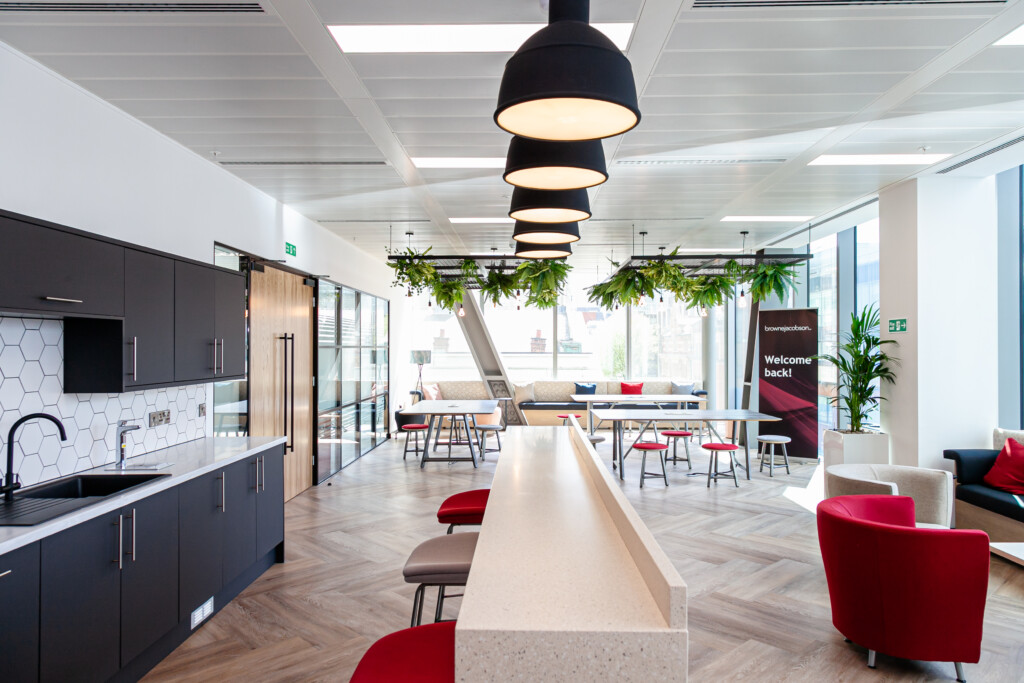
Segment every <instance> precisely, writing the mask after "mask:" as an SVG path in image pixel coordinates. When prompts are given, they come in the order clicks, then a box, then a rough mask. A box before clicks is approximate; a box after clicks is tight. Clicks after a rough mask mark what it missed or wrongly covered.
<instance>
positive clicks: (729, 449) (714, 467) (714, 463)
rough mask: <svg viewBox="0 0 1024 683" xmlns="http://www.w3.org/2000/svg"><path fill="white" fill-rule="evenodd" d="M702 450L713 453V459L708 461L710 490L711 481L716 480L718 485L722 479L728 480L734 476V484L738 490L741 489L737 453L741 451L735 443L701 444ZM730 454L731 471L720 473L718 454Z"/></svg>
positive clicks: (709, 486)
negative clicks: (730, 476)
mask: <svg viewBox="0 0 1024 683" xmlns="http://www.w3.org/2000/svg"><path fill="white" fill-rule="evenodd" d="M701 448H703V449H704V450H706V451H710V452H711V459H710V460H708V488H711V480H712V479H714V480H715V483H718V479H719V478H720V477H724V478H728V477H729V475H730V474H731V475H732V483H734V484H736V488H739V487H740V480H739V479H737V478H736V456H735V455H734V454H735V452H736V451H738V450H739V449H740V447H739V446H737V445H736V444H734V443H706V444H701ZM719 453H728V454H729V465H730V466H729V469H728V470H726V471H725V472H719V471H718V454H719Z"/></svg>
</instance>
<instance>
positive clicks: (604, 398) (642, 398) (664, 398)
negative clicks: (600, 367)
mask: <svg viewBox="0 0 1024 683" xmlns="http://www.w3.org/2000/svg"><path fill="white" fill-rule="evenodd" d="M569 398H571V399H572V400H573V401H575V402H576V403H586V404H587V432H588V433H590V434H593V433H594V417H593V415H592V413H593V411H594V404H595V403H612V404H614V403H675V404H676V409H677V410H681V409H682V407H683V404H684V403H707V402H708V397H707V396H694V395H692V394H573V395H572V396H570V397H569Z"/></svg>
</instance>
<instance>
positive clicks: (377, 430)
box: [316, 280, 390, 481]
mask: <svg viewBox="0 0 1024 683" xmlns="http://www.w3.org/2000/svg"><path fill="white" fill-rule="evenodd" d="M317 298H318V306H317V309H318V318H317V378H316V384H317V409H318V415H319V417H318V421H317V481H323V480H324V479H325V478H327V477H328V476H330V475H331V474H334V473H335V472H337V471H338V470H339V469H341V468H342V467H344V466H346V465H348V464H349V463H351V462H353V461H354V460H356V459H357V458H359V457H360V456H362V455H365V454H366V453H367V452H369V451H370V450H371V449H372V448H374V447H375V446H377V445H379V444H380V443H382V442H383V441H384V440H385V439H386V438H387V436H388V401H387V396H388V381H389V368H390V358H389V347H388V324H389V320H388V317H389V316H388V313H389V310H388V309H389V304H388V301H387V300H386V299H380V298H378V297H375V296H372V295H370V294H366V293H365V292H359V291H357V290H354V289H349V288H348V287H341V286H339V285H336V284H334V283H331V282H327V281H325V280H321V281H320V283H319V288H318V293H317Z"/></svg>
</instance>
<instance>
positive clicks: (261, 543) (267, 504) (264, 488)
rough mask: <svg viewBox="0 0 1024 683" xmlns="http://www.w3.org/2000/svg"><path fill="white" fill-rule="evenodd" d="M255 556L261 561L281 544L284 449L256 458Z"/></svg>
mask: <svg viewBox="0 0 1024 683" xmlns="http://www.w3.org/2000/svg"><path fill="white" fill-rule="evenodd" d="M257 467H258V468H259V474H260V481H259V494H258V495H257V496H256V556H257V557H263V556H264V555H266V554H267V553H268V552H270V551H271V550H273V549H274V548H275V547H277V545H278V544H279V543H281V542H282V541H284V446H278V447H276V448H273V449H271V450H267V451H264V452H263V453H261V454H260V455H258V456H257Z"/></svg>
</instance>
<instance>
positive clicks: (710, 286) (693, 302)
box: [686, 275, 736, 309]
mask: <svg viewBox="0 0 1024 683" xmlns="http://www.w3.org/2000/svg"><path fill="white" fill-rule="evenodd" d="M735 288H736V278H733V277H730V276H728V275H699V276H697V277H692V278H689V281H688V282H687V283H686V290H687V291H686V298H687V299H688V303H687V308H707V309H711V308H714V307H716V306H721V305H722V304H724V303H725V302H726V301H728V300H729V299H731V298H732V295H733V292H734V291H735Z"/></svg>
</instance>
